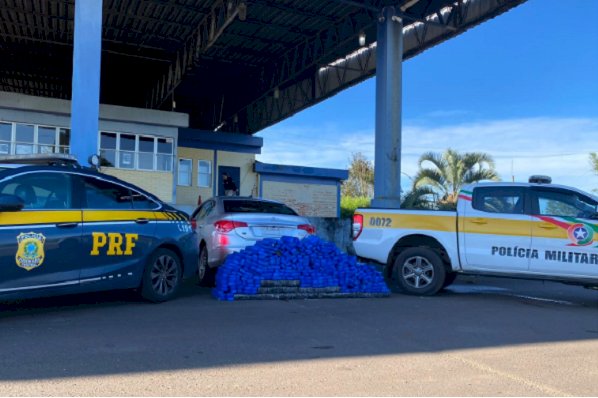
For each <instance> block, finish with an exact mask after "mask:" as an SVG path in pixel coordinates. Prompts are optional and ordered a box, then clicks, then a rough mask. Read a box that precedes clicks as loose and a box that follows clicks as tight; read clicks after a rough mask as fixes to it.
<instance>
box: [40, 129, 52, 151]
mask: <svg viewBox="0 0 598 398" xmlns="http://www.w3.org/2000/svg"><path fill="white" fill-rule="evenodd" d="M37 144H38V146H37V153H54V151H55V150H56V127H46V126H38V128H37Z"/></svg>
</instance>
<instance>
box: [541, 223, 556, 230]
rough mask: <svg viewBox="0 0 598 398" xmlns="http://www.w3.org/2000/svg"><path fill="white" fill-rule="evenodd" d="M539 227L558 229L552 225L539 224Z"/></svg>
mask: <svg viewBox="0 0 598 398" xmlns="http://www.w3.org/2000/svg"><path fill="white" fill-rule="evenodd" d="M538 227H540V228H543V229H556V225H552V224H548V223H542V224H539V225H538Z"/></svg>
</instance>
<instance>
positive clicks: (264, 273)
mask: <svg viewBox="0 0 598 398" xmlns="http://www.w3.org/2000/svg"><path fill="white" fill-rule="evenodd" d="M264 281H268V286H269V285H270V284H272V282H271V281H281V282H284V283H282V284H280V286H277V287H276V286H275V287H274V288H276V289H278V290H277V291H285V292H288V291H294V290H293V289H295V290H296V291H297V292H301V291H305V289H308V290H309V289H313V288H315V289H327V290H326V291H338V292H340V293H341V294H342V293H346V294H349V293H351V294H354V293H362V294H381V295H387V294H389V290H388V288H387V286H386V283H385V282H384V278H383V276H382V274H381V273H380V272H378V271H377V270H376V269H375V268H374V267H372V266H370V265H366V264H360V263H358V262H357V258H356V257H354V256H350V255H347V254H345V253H342V252H341V251H340V250H339V249H338V248H337V247H336V246H335V245H334V244H333V243H331V242H327V241H324V240H321V239H320V238H318V237H316V236H310V237H307V238H305V239H303V240H299V239H297V238H294V237H288V236H284V237H282V238H281V239H279V240H275V239H264V240H262V241H259V242H257V243H256V244H255V245H254V246H250V247H248V248H246V249H244V250H242V251H241V252H239V253H234V254H231V255H230V256H228V258H227V259H226V261H225V263H224V264H223V265H222V266H221V267H220V268H219V270H218V273H217V274H216V287H215V288H214V289H213V292H212V295H213V297H215V298H216V299H218V300H227V301H231V300H234V299H235V295H237V294H240V295H245V296H247V295H249V296H250V295H256V294H258V292H260V291H261V290H260V289H262V290H263V289H264V287H263V285H264ZM289 283H290V284H289ZM274 284H275V283H274ZM333 288H336V289H333ZM301 289H303V290H301ZM331 289H332V290H331ZM285 297H288V296H285ZM318 297H320V296H318ZM335 297H338V295H336V296H335Z"/></svg>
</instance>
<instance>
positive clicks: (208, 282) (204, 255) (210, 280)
mask: <svg viewBox="0 0 598 398" xmlns="http://www.w3.org/2000/svg"><path fill="white" fill-rule="evenodd" d="M197 275H198V277H199V284H200V285H201V286H212V285H213V284H214V276H213V275H214V270H213V269H212V268H210V265H209V264H208V249H207V247H206V246H205V245H202V246H201V249H199V267H198V270H197Z"/></svg>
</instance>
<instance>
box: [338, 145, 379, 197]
mask: <svg viewBox="0 0 598 398" xmlns="http://www.w3.org/2000/svg"><path fill="white" fill-rule="evenodd" d="M350 160H351V164H350V166H349V179H348V180H347V181H345V182H344V183H343V186H342V188H341V193H342V194H343V196H351V197H365V198H370V197H372V195H373V193H374V164H373V163H372V162H371V161H369V160H367V159H366V158H365V156H363V154H362V153H361V152H357V153H353V154H352V155H351V159H350Z"/></svg>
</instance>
